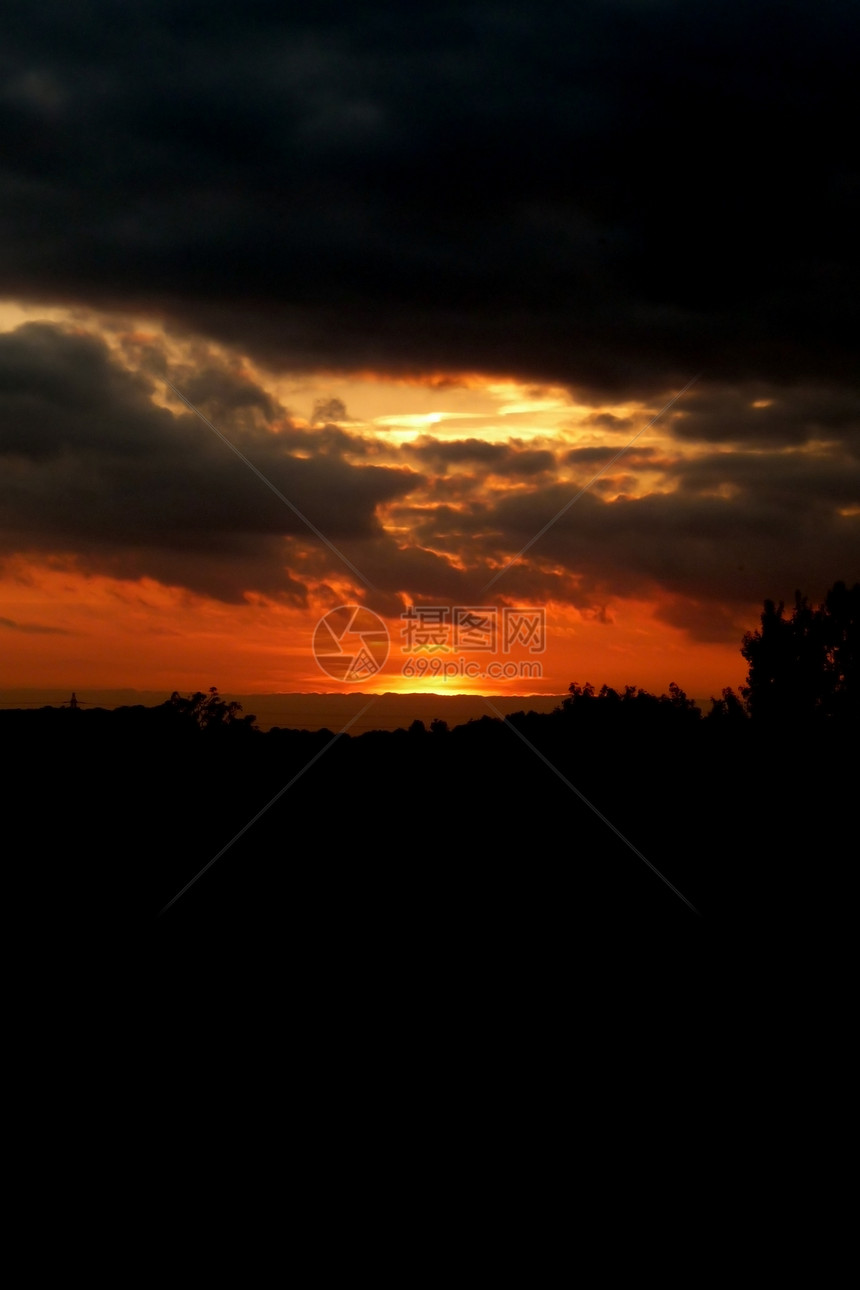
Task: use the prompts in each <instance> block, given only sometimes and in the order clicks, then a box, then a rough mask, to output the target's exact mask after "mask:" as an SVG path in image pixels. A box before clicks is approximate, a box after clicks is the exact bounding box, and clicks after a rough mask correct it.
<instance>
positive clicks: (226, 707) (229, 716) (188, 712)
mask: <svg viewBox="0 0 860 1290" xmlns="http://www.w3.org/2000/svg"><path fill="white" fill-rule="evenodd" d="M166 706H168V707H169V708H172V709H173V710H174V711H176V712H178V713H180V714H181V715H182V716H184V717H187V718H189V719H190V720H192V721H193V722H194V723H195V724H196V725H197V726H199V727H200V729H201V730H212V729H218V728H222V727H226V726H234V725H244V726H252V725H253V724H254V722H255V721H256V719H257V718H256V717H255V716H253V715H249V716H246V717H240V716H239V713H240V712H241V711H242V705H241V703H236V702H235V701H233V702H231V703H227V702H226V701H225V700H224V699H222V698H221V696H220V694H219V693H218V688H217V686H214V685H212V686H210V687H209V693H208V694H204V693H203V691H202V690H197V691H195V693H194V694H192V695H190V696H189V697H188V698H185V697H184V696H183V695H181V694H179V693H178V692H177V691H176V690H174V691H173V693H172V694H171V696H170V698H169V700H168V702H167V705H166Z"/></svg>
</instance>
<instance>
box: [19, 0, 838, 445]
mask: <svg viewBox="0 0 860 1290" xmlns="http://www.w3.org/2000/svg"><path fill="white" fill-rule="evenodd" d="M6 25H7V29H8V32H7V37H6V40H5V41H4V49H3V53H2V70H3V77H2V83H3V86H4V89H3V92H2V96H0V129H2V133H3V138H4V159H3V168H2V174H0V191H2V201H0V211H2V222H1V223H0V234H1V235H0V266H2V273H3V280H4V282H5V283H6V287H7V290H8V292H9V294H10V295H12V296H16V297H20V298H27V299H31V300H52V301H67V302H74V301H77V302H80V303H85V304H89V305H93V304H101V305H106V304H107V305H121V306H122V307H124V308H129V309H137V310H152V311H154V312H156V313H160V314H163V315H164V316H165V317H167V318H169V319H171V320H173V322H174V323H175V324H177V325H179V326H182V327H186V328H189V329H191V330H193V331H195V332H198V333H201V334H204V335H210V336H215V337H218V338H220V339H222V340H224V341H227V342H229V343H230V344H235V345H237V346H238V347H240V348H241V349H243V350H245V351H247V352H251V353H253V354H255V355H256V356H257V357H258V358H261V359H265V360H266V361H268V362H269V363H271V364H274V365H279V366H283V367H285V368H288V369H291V370H295V369H296V368H299V367H301V366H303V365H304V366H308V367H315V366H325V367H328V368H339V369H342V370H343V369H355V368H358V367H369V368H372V369H376V370H385V371H404V372H405V371H409V372H412V371H415V370H422V371H434V370H440V371H445V372H456V371H480V372H502V373H508V374H513V375H516V376H518V377H521V378H527V379H540V380H554V381H563V382H568V383H571V384H572V385H574V386H576V387H577V388H578V389H579V390H581V391H586V392H587V391H588V390H592V391H596V392H599V393H600V394H601V395H602V396H604V397H605V396H608V395H609V394H613V395H620V394H634V395H636V396H640V397H650V396H653V395H654V394H655V393H656V392H662V391H663V390H664V389H669V388H671V387H672V386H677V385H680V384H681V383H683V381H684V380H686V379H688V378H689V377H690V376H691V375H693V373H694V372H696V371H698V370H701V369H704V370H705V371H706V372H707V373H708V374H709V375H710V376H711V377H712V378H713V379H715V380H722V379H726V380H730V381H739V380H750V381H755V380H764V381H769V382H773V383H776V384H780V383H783V382H786V381H788V382H796V381H797V380H799V379H803V380H805V381H807V382H810V383H812V384H814V383H816V382H822V381H826V382H829V383H836V384H837V385H839V386H846V385H847V386H849V387H851V388H852V389H855V390H856V383H857V363H856V347H855V338H854V332H853V327H852V320H853V319H854V318H855V317H856V313H855V310H856V298H857V296H856V285H857V284H856V279H854V280H853V281H852V277H851V274H850V273H849V272H848V271H847V270H848V268H849V266H851V265H856V258H855V246H856V227H857V225H858V223H860V220H858V194H860V185H858V172H857V164H856V161H852V160H851V157H852V156H853V155H854V153H853V151H852V150H851V149H850V147H846V146H845V145H846V137H845V130H846V123H847V122H848V121H849V120H850V119H851V118H852V116H853V114H854V113H853V108H854V106H856V105H855V97H856V77H855V67H854V59H855V51H856V49H857V46H858V36H860V11H858V9H857V8H856V6H852V5H849V4H845V3H838V2H837V0H822V2H820V3H818V4H816V5H814V6H813V5H786V4H785V3H782V2H780V3H776V0H768V2H767V3H758V4H756V5H750V4H748V3H746V0H721V2H720V3H715V4H710V5H706V6H703V5H690V4H689V3H686V2H685V0H659V2H658V0H645V2H644V3H643V2H641V0H637V2H636V3H634V2H633V0H591V2H586V3H581V4H577V5H575V6H559V5H557V4H549V3H540V2H538V3H535V2H534V0H530V2H529V3H528V4H526V3H524V2H520V3H518V2H517V0H513V3H505V4H500V3H497V2H488V0H484V2H482V0H476V2H475V3H470V4H468V5H463V4H461V3H459V2H458V3H456V4H455V3H442V4H436V5H433V6H432V7H430V8H429V9H427V10H425V11H422V13H421V14H420V15H418V14H416V13H415V11H414V10H412V9H407V8H400V9H399V10H398V9H397V8H396V7H395V6H391V5H390V4H387V3H382V2H381V0H380V2H379V3H373V2H368V0H361V2H360V3H354V2H351V3H345V2H344V3H327V4H324V5H314V6H311V7H310V10H309V11H308V12H304V11H303V12H301V13H298V12H297V11H295V10H294V9H293V8H289V7H288V8H287V9H286V10H285V9H284V7H283V6H280V5H272V4H269V3H263V2H261V0H257V2H254V0H252V2H250V3H249V2H248V0H243V3H241V4H238V3H231V2H226V0H220V2H216V3H214V4H209V3H207V4H206V5H203V4H199V3H196V2H192V3H187V4H183V5H182V6H181V7H177V6H176V5H173V4H167V3H165V2H162V3H158V2H156V3H153V4H148V5H146V6H137V7H135V6H119V5H116V4H113V3H107V0H102V2H101V3H98V2H96V3H94V4H91V5H89V6H87V7H86V8H85V9H81V8H80V7H76V6H69V5H67V4H65V3H61V2H60V0H49V2H48V3H45V4H42V5H40V6H39V7H38V10H37V11H32V10H29V9H28V10H27V12H26V14H25V13H24V12H23V11H22V12H21V13H20V14H19V15H18V18H17V19H16V17H15V15H14V14H13V15H11V16H7V19H6ZM833 397H834V398H836V399H837V400H838V399H839V398H841V396H838V395H834V396H833ZM767 422H768V418H766V417H765V418H759V419H758V421H757V423H756V432H761V433H763V432H764V427H765V426H766V425H767Z"/></svg>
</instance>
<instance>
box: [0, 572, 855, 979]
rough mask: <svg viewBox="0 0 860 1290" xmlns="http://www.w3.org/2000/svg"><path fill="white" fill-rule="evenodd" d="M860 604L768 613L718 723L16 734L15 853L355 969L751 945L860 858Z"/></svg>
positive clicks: (142, 713) (630, 708) (183, 922)
mask: <svg viewBox="0 0 860 1290" xmlns="http://www.w3.org/2000/svg"><path fill="white" fill-rule="evenodd" d="M858 602H860V586H855V587H853V588H852V589H851V590H849V589H848V588H847V587H846V586H845V585H844V584H836V586H835V587H834V588H833V590H832V591H831V593H829V595H828V597H827V600H826V601H825V603H824V604H823V605H822V606H819V607H818V608H817V609H811V608H810V607H809V606H808V604H807V603H806V601H805V600H804V598H803V597H798V598H797V601H796V604H795V607H794V611H793V612H792V613H791V614H789V615H786V613H785V608H784V606H782V605H780V606H778V607H777V606H775V605H772V604H770V603H769V602H768V603H766V604H765V607H764V612H763V614H762V619H761V623H762V625H761V628H760V630H758V631H756V632H752V633H748V634H747V636H746V637H745V638H744V641H743V644H742V649H743V651H744V657H745V658H746V659H747V662H748V664H749V676H748V680H747V685H746V687H744V689H743V690H742V691H741V692H739V693H735V692H733V691H724V692H723V695H722V697H721V698H719V699H713V700H712V702H711V707H710V710H709V711H708V712H707V713H703V712H701V711H700V709H699V708H698V707H697V706H696V705H695V704H694V703H693V702H692V701H691V700H690V699H689V698H688V697H687V696H686V695H685V694H684V693H683V691H682V690H681V689H680V688H679V687H678V686H676V685H670V687H669V691H668V693H667V694H663V695H659V696H656V695H652V694H649V693H648V692H647V691H644V690H642V689H639V688H637V687H636V686H628V687H626V688H625V689H624V690H622V691H616V690H613V689H611V688H609V687H606V686H604V687H603V688H602V689H600V690H599V691H595V689H594V687H593V686H591V685H589V684H579V683H573V684H572V685H571V686H570V692H569V694H568V696H567V698H566V699H565V700H564V701H563V702H562V703H561V704H560V706H559V707H558V708H557V709H556V710H555V711H554V712H552V713H548V714H538V713H534V712H531V713H527V712H521V713H517V714H515V715H514V716H512V717H510V718H509V719H508V720H507V721H502V720H499V719H497V718H496V717H495V716H492V715H490V714H489V713H488V715H487V716H486V717H483V718H481V719H480V720H473V721H470V722H467V723H465V724H464V725H461V726H457V727H455V728H454V729H452V730H449V729H448V728H447V726H446V725H445V723H444V722H443V721H434V722H432V723H431V725H430V728H429V729H426V728H425V726H424V725H423V723H421V722H415V723H413V725H412V726H411V727H410V729H408V730H398V731H393V732H386V731H371V732H368V733H365V734H362V735H358V736H350V735H348V734H347V735H338V734H337V732H334V731H330V730H320V731H314V732H309V731H296V730H282V729H277V728H276V729H273V730H270V731H267V732H263V731H260V730H258V729H257V728H256V727H255V724H254V717H253V714H244V713H242V711H241V709H240V708H239V705H238V704H236V703H229V702H227V701H226V700H224V699H223V698H222V697H221V696H220V695H219V693H218V691H217V689H215V688H214V687H213V688H212V689H210V690H209V691H208V692H203V691H200V692H197V693H195V694H193V695H189V696H182V695H180V694H178V693H174V694H173V695H172V696H171V698H170V699H169V700H168V701H167V702H166V703H164V704H161V705H159V706H158V707H155V708H145V707H142V706H137V707H126V708H120V709H117V710H115V711H106V710H103V709H86V710H84V709H81V708H78V709H55V708H46V709H41V710H29V711H5V712H2V713H0V739H2V744H3V749H4V754H5V765H6V766H7V767H8V768H9V769H8V770H7V773H6V781H5V785H6V790H7V791H6V802H7V817H8V820H9V827H10V836H13V837H14V836H16V834H19V835H20V836H21V838H22V839H26V841H22V854H26V855H27V856H30V855H38V856H39V857H40V858H41V863H43V865H44V864H46V865H47V872H48V873H49V874H50V875H51V879H50V881H51V882H52V883H53V884H54V885H59V887H60V889H63V884H66V883H72V884H76V885H77V886H78V887H79V886H80V884H81V883H83V884H85V885H86V886H87V888H88V890H91V892H92V900H93V902H95V903H97V904H98V905H99V906H101V905H104V903H105V901H107V905H108V908H107V910H106V913H105V917H106V918H110V919H111V920H112V921H116V920H119V922H120V923H121V924H124V923H126V922H134V921H135V920H136V919H139V918H141V917H143V918H144V919H146V918H149V919H152V918H155V917H156V915H157V914H158V912H159V911H160V910H164V909H165V907H167V908H166V912H165V913H164V915H163V917H162V918H161V919H160V920H159V921H160V926H161V928H162V932H161V934H162V935H164V936H167V937H168V938H169V937H170V936H171V935H173V932H172V931H171V929H184V931H183V933H182V935H184V934H185V932H188V931H189V930H190V929H192V928H193V929H195V930H196V931H197V932H199V933H204V934H206V935H209V934H212V935H217V936H231V937H235V936H237V935H239V934H240V931H241V932H243V933H247V934H248V936H249V937H250V938H251V939H252V940H255V938H258V937H260V938H262V939H263V941H266V942H267V943H268V940H272V943H276V942H277V943H280V942H279V938H281V937H282V936H284V935H289V936H291V937H293V938H295V940H296V943H297V944H298V943H301V944H305V943H306V942H307V938H308V937H310V938H311V939H312V940H313V939H314V938H318V939H319V943H320V944H321V945H323V946H329V947H331V945H332V937H335V938H337V937H340V938H341V940H342V941H343V943H344V944H347V943H352V942H353V940H354V937H355V935H356V934H357V933H356V928H357V927H359V926H361V927H362V928H363V930H362V933H361V935H362V943H364V942H365V941H366V940H367V937H370V939H371V940H372V939H373V937H374V936H375V937H377V938H378V939H379V940H380V943H384V944H386V945H388V947H389V952H392V951H391V945H392V939H393V940H395V941H397V942H398V944H399V943H400V938H401V937H403V938H405V942H404V944H402V945H401V946H400V949H401V951H402V953H403V954H406V955H409V954H411V953H412V952H413V950H412V948H411V946H412V944H413V941H414V943H415V944H425V938H426V937H430V936H431V931H432V927H433V926H435V927H436V929H437V931H436V932H435V933H432V935H434V936H438V935H442V936H443V939H444V938H447V939H448V941H449V942H450V944H451V945H460V946H461V947H462V946H463V945H464V944H465V941H466V938H467V936H468V935H469V934H471V935H473V936H475V935H476V934H477V933H476V929H482V930H481V932H480V936H479V940H480V939H481V938H482V937H483V938H484V940H483V942H482V943H483V946H484V950H485V951H487V949H488V947H487V944H486V937H490V939H491V940H492V941H493V943H494V944H495V941H496V938H500V939H501V940H502V941H505V942H506V943H508V950H509V949H510V944H509V942H510V941H511V938H513V942H514V943H517V944H519V943H520V942H521V943H522V945H523V946H529V947H530V951H529V952H531V953H535V954H537V953H540V954H544V953H550V952H551V951H552V952H554V951H553V947H554V946H555V947H556V949H558V947H560V946H563V945H566V944H569V938H570V936H571V935H577V934H579V935H582V936H585V935H588V934H590V932H589V929H590V928H592V926H593V923H594V920H595V919H597V920H598V921H600V920H603V921H604V923H605V925H606V926H609V927H610V928H616V927H620V926H621V925H622V924H624V922H625V920H626V921H631V920H632V922H634V923H636V922H641V920H642V919H643V918H648V919H651V920H657V921H658V922H659V921H662V920H668V923H669V924H670V925H671V926H673V927H676V926H681V925H686V923H687V922H689V923H690V925H691V926H697V927H698V926H700V925H701V922H702V918H704V920H705V922H707V923H708V924H709V925H711V926H714V925H716V926H728V927H732V926H745V925H748V924H750V923H755V921H756V920H767V919H773V918H777V917H779V916H780V911H783V913H784V911H785V909H786V907H787V906H788V907H790V906H791V903H792V901H793V900H794V899H795V897H797V896H798V895H799V893H801V892H802V893H803V900H804V902H805V907H806V910H807V912H806V913H805V914H804V917H805V918H808V917H810V916H811V914H810V912H809V911H811V910H813V909H814V907H815V899H816V897H815V893H816V891H817V890H819V887H820V889H821V890H822V891H824V890H825V889H826V890H827V891H828V892H830V891H831V890H832V885H833V881H834V875H838V873H839V872H841V869H840V863H842V862H841V860H840V857H841V856H842V855H843V853H844V852H845V849H846V848H847V850H848V851H850V850H851V849H852V848H853V847H854V846H855V845H856V842H857V838H856V826H855V825H854V823H853V817H851V816H849V815H846V816H845V818H844V819H842V818H841V816H840V841H839V842H838V843H835V842H833V843H831V844H830V845H828V846H827V847H826V848H822V846H821V836H822V828H823V821H824V820H825V819H827V818H830V819H831V820H832V819H833V815H832V812H833V804H834V803H837V804H838V803H844V802H848V801H850V800H852V798H853V795H854V792H855V791H856V788H855V780H856V772H857V765H856V760H857V758H856V754H857V658H858V648H857V644H858V636H857V633H858V620H860V614H858ZM72 855H75V856H76V857H82V859H79V860H77V861H76V862H75V863H74V864H72V863H71V860H70V857H71V856H72ZM643 858H644V859H643ZM213 862H214V863H213ZM651 866H653V868H652V867H651ZM201 871H204V872H202V876H199V875H201ZM189 884H191V885H190V886H189ZM180 893H182V894H181V895H180ZM177 896H179V899H176V897H177ZM828 898H829V896H828ZM694 911H696V912H694ZM700 916H701V917H700ZM440 929H441V930H440ZM177 934H178V933H177ZM416 938H417V939H416ZM497 948H499V947H497ZM433 952H434V953H436V951H435V950H434V951H433ZM499 952H501V949H499ZM505 952H508V951H507V950H506V951H505ZM523 952H525V950H523ZM559 952H560V951H559Z"/></svg>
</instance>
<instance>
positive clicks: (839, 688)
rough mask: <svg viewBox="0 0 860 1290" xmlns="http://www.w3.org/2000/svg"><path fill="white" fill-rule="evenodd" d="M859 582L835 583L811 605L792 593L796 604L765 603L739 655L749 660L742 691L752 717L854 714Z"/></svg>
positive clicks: (859, 653) (783, 719)
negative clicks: (789, 609)
mask: <svg viewBox="0 0 860 1290" xmlns="http://www.w3.org/2000/svg"><path fill="white" fill-rule="evenodd" d="M858 634H860V583H855V585H854V586H853V587H851V588H850V589H849V588H848V587H847V586H846V584H845V583H844V582H837V583H835V584H834V585H833V587H831V589H830V591H828V593H827V596H826V598H825V601H824V604H822V605H819V606H818V608H817V609H814V608H812V606H811V605H810V604H809V601H808V599H807V597H806V596H804V595H802V594H801V593H800V592H799V591H797V592H795V597H794V609H793V611H792V613H791V616H790V617H786V615H785V604H784V602H783V601H780V603H779V605H776V604H774V602H773V601H772V600H766V601H765V602H764V611H763V613H762V615H761V628H760V629H758V630H756V631H754V632H747V633H746V634H745V636H744V638H743V644H742V646H741V654H742V655H743V657H744V658H745V659H746V661H747V663H748V665H749V672H748V675H747V684H746V687H745V688H744V690H743V695H744V699H745V701H746V704H747V709H748V711H749V713H750V716H751V717H753V718H754V719H755V720H756V721H759V722H768V723H781V724H785V723H788V722H797V721H809V720H812V719H816V718H838V719H843V720H844V719H852V720H856V719H857V716H858V658H860V647H858Z"/></svg>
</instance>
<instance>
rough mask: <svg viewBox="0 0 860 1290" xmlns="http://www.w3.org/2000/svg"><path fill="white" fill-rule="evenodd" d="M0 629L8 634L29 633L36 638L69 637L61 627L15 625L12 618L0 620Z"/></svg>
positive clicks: (39, 624)
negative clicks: (36, 636)
mask: <svg viewBox="0 0 860 1290" xmlns="http://www.w3.org/2000/svg"><path fill="white" fill-rule="evenodd" d="M0 629H2V630H3V631H8V632H31V633H33V634H35V635H38V636H71V634H72V633H71V632H67V631H65V629H64V628H62V627H45V626H43V625H42V624H41V623H16V622H15V620H14V619H12V618H0Z"/></svg>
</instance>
